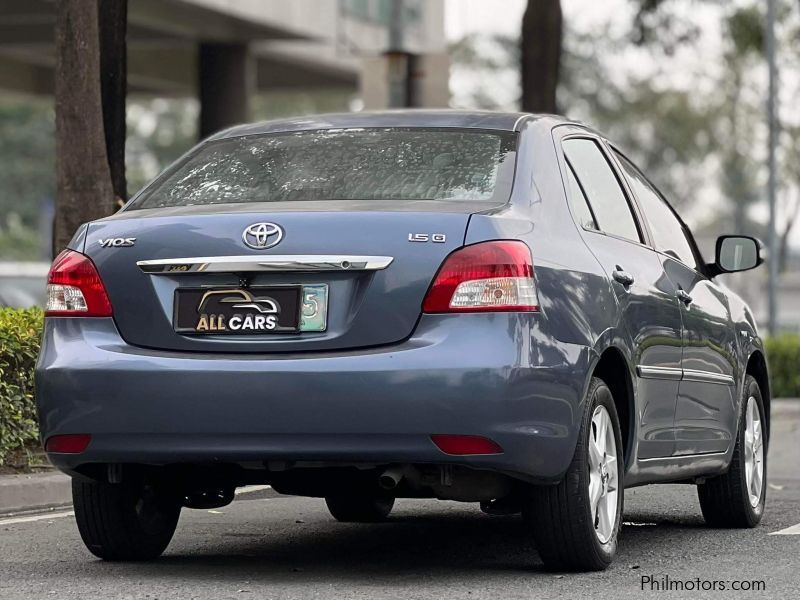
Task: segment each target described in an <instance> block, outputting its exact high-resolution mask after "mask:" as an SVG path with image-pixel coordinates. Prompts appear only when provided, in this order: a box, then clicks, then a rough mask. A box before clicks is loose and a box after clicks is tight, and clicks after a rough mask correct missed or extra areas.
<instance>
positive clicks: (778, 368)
mask: <svg viewBox="0 0 800 600" xmlns="http://www.w3.org/2000/svg"><path fill="white" fill-rule="evenodd" d="M765 344H766V350H767V362H769V374H770V378H771V379H772V382H771V383H772V396H773V397H774V398H800V335H798V334H796V333H786V334H782V335H778V336H775V337H773V338H767V339H766V340H765Z"/></svg>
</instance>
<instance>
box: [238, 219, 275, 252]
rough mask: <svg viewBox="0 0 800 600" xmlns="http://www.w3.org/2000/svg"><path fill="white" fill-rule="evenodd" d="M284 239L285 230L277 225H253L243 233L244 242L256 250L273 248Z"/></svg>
mask: <svg viewBox="0 0 800 600" xmlns="http://www.w3.org/2000/svg"><path fill="white" fill-rule="evenodd" d="M282 239H283V229H282V228H281V226H280V225H276V224H275V223H253V224H252V225H248V226H247V227H246V228H245V230H244V231H243V232H242V241H243V242H244V243H245V245H246V246H249V247H250V248H253V249H255V250H264V249H265V248H272V247H273V246H275V245H276V244H278V243H279V242H280V241H281V240H282Z"/></svg>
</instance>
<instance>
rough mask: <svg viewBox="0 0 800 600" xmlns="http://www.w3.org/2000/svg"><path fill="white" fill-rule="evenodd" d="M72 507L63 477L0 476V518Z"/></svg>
mask: <svg viewBox="0 0 800 600" xmlns="http://www.w3.org/2000/svg"><path fill="white" fill-rule="evenodd" d="M71 503H72V489H71V486H70V478H69V477H67V476H66V475H64V474H63V473H34V474H31V475H0V515H7V514H12V513H19V512H29V511H34V510H43V509H47V508H55V507H59V506H66V505H68V504H71Z"/></svg>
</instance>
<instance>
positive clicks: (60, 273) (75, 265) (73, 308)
mask: <svg viewBox="0 0 800 600" xmlns="http://www.w3.org/2000/svg"><path fill="white" fill-rule="evenodd" d="M111 314H112V309H111V302H110V301H109V299H108V294H107V293H106V288H105V286H104V285H103V280H102V279H100V274H99V273H98V272H97V268H96V267H95V266H94V263H93V262H92V261H91V259H90V258H89V257H88V256H85V255H83V254H81V253H80V252H75V251H74V250H64V251H63V252H62V253H61V254H59V255H58V256H56V259H55V260H54V261H53V266H51V267H50V273H48V275H47V307H46V309H45V315H46V316H51V317H53V316H66V317H110V316H111Z"/></svg>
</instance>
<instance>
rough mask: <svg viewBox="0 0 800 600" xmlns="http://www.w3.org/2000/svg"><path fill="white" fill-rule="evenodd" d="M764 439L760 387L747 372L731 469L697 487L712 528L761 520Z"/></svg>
mask: <svg viewBox="0 0 800 600" xmlns="http://www.w3.org/2000/svg"><path fill="white" fill-rule="evenodd" d="M765 440H766V428H765V421H764V401H763V399H762V398H761V389H760V388H759V387H758V383H757V382H756V380H755V379H754V378H753V377H751V376H750V375H748V376H747V378H746V379H745V382H744V398H743V402H742V414H741V416H740V417H739V427H738V430H737V433H736V445H735V446H734V449H733V457H732V458H731V464H730V466H729V467H728V472H727V473H725V474H724V475H719V476H718V477H713V478H711V479H707V480H706V482H705V483H702V484H700V485H698V486H697V495H698V496H699V498H700V509H701V510H702V511H703V517H704V518H705V520H706V523H708V524H709V525H711V526H712V527H736V528H746V527H755V526H756V525H758V523H759V522H760V521H761V517H762V515H763V514H764V503H765V501H766V496H767V452H766V444H765Z"/></svg>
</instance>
